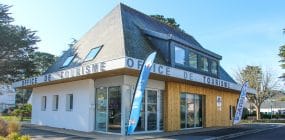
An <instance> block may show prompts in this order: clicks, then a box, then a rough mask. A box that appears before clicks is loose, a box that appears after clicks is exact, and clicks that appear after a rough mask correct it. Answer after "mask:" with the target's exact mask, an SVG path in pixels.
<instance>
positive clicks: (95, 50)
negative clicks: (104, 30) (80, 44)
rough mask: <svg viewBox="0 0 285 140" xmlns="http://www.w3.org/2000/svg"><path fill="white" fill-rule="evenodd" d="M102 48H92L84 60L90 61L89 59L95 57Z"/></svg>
mask: <svg viewBox="0 0 285 140" xmlns="http://www.w3.org/2000/svg"><path fill="white" fill-rule="evenodd" d="M100 49H101V47H96V48H93V49H91V50H90V52H89V53H88V55H87V56H86V58H85V60H84V61H89V60H92V59H94V58H95V57H96V55H97V54H98V52H99V51H100Z"/></svg>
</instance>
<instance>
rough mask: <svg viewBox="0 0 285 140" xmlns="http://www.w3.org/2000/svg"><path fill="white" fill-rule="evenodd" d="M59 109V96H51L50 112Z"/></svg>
mask: <svg viewBox="0 0 285 140" xmlns="http://www.w3.org/2000/svg"><path fill="white" fill-rule="evenodd" d="M58 107H59V95H53V96H52V111H58Z"/></svg>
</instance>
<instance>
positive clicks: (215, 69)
mask: <svg viewBox="0 0 285 140" xmlns="http://www.w3.org/2000/svg"><path fill="white" fill-rule="evenodd" d="M211 72H212V73H213V74H215V75H217V74H218V63H217V62H216V61H212V63H211Z"/></svg>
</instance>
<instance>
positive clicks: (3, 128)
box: [0, 118, 8, 137]
mask: <svg viewBox="0 0 285 140" xmlns="http://www.w3.org/2000/svg"><path fill="white" fill-rule="evenodd" d="M7 128H8V124H7V122H5V121H4V120H3V119H1V118H0V136H3V137H5V136H7V135H8V131H7Z"/></svg>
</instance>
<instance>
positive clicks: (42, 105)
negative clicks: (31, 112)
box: [41, 96, 47, 111]
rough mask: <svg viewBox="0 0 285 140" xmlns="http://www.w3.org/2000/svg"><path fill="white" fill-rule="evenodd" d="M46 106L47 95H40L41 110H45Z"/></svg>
mask: <svg viewBox="0 0 285 140" xmlns="http://www.w3.org/2000/svg"><path fill="white" fill-rule="evenodd" d="M46 108H47V96H42V104H41V109H42V111H45V110H46Z"/></svg>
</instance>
